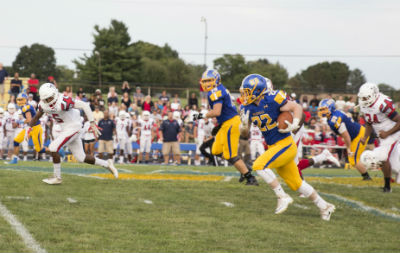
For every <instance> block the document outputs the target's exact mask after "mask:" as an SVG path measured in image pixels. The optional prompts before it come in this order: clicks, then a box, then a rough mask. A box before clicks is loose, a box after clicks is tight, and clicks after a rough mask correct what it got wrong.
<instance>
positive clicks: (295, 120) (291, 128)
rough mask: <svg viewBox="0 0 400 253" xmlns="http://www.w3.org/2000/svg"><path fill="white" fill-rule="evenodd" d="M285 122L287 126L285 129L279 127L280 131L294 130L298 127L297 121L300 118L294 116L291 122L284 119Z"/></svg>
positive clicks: (298, 121)
mask: <svg viewBox="0 0 400 253" xmlns="http://www.w3.org/2000/svg"><path fill="white" fill-rule="evenodd" d="M285 123H286V124H287V128H285V129H279V130H278V131H279V132H281V133H289V132H292V131H295V130H296V129H297V128H299V127H300V126H299V123H300V119H298V118H294V119H293V123H290V122H289V121H287V120H285Z"/></svg>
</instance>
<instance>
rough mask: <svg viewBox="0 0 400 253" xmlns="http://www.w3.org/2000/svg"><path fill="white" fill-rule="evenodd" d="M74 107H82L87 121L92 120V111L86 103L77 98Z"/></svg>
mask: <svg viewBox="0 0 400 253" xmlns="http://www.w3.org/2000/svg"><path fill="white" fill-rule="evenodd" d="M75 108H76V109H82V110H83V111H84V112H85V115H86V117H87V118H88V120H89V122H91V121H94V117H93V112H92V110H91V109H90V106H89V104H87V103H85V102H83V101H81V100H77V101H75Z"/></svg>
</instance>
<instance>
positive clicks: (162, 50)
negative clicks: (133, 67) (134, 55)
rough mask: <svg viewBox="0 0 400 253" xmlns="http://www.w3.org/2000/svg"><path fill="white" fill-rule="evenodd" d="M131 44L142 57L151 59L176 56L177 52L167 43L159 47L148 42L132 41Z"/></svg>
mask: <svg viewBox="0 0 400 253" xmlns="http://www.w3.org/2000/svg"><path fill="white" fill-rule="evenodd" d="M132 46H133V47H134V48H135V50H136V51H137V52H138V53H139V54H140V56H141V57H143V58H144V57H145V58H149V59H152V60H162V59H169V58H178V52H177V51H175V50H173V49H172V48H171V47H170V46H169V45H168V44H165V45H164V46H163V47H159V46H157V45H154V44H151V43H148V42H144V41H138V42H135V43H133V44H132Z"/></svg>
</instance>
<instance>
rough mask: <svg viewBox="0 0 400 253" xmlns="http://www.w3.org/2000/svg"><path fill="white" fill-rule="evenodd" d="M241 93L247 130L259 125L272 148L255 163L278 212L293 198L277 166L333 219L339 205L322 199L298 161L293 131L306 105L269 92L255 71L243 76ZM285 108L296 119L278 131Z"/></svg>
mask: <svg viewBox="0 0 400 253" xmlns="http://www.w3.org/2000/svg"><path fill="white" fill-rule="evenodd" d="M240 93H241V102H242V107H241V117H242V127H243V128H245V129H246V128H248V126H249V123H250V124H256V125H257V126H258V127H259V128H260V130H261V132H262V134H263V137H264V139H265V141H266V143H267V145H268V150H267V151H265V152H264V153H263V154H262V155H261V156H259V157H258V158H257V159H256V160H255V162H254V163H253V169H254V170H255V171H256V172H257V174H258V175H259V176H260V177H261V178H262V179H263V180H264V181H265V182H266V183H267V184H269V185H270V187H271V188H272V189H273V190H274V192H275V194H276V195H277V197H278V207H277V209H276V210H275V213H276V214H279V213H283V212H284V211H285V210H286V209H287V207H288V205H289V204H291V203H292V202H293V199H292V198H291V197H290V196H289V195H288V194H286V193H285V192H284V191H283V189H282V187H281V185H280V184H279V182H278V180H277V178H276V176H275V174H274V173H273V172H272V170H271V169H273V168H275V169H276V170H277V172H278V174H279V175H280V176H281V177H282V178H283V179H284V180H285V182H286V184H287V185H288V186H289V188H290V189H292V190H294V191H298V192H299V193H300V194H303V195H304V196H305V197H307V198H309V199H310V200H312V201H313V202H314V203H315V205H316V206H317V207H318V208H319V209H320V213H321V218H322V219H323V220H327V221H328V220H330V217H331V214H332V213H333V212H334V210H335V206H334V205H333V204H330V203H328V202H326V201H325V200H324V199H322V198H321V196H320V195H319V194H318V193H317V191H315V190H314V188H313V187H312V186H311V185H309V184H308V183H307V182H306V181H303V180H302V179H301V177H300V175H299V171H298V168H297V165H296V162H295V161H294V159H295V157H296V155H297V147H296V143H295V142H294V140H293V137H292V136H291V132H292V131H295V130H297V129H298V128H299V123H300V120H301V117H302V112H303V109H302V107H301V106H300V105H299V104H297V103H296V102H293V101H289V100H288V99H287V97H286V94H285V93H284V92H283V91H279V90H275V91H272V90H269V91H267V80H266V79H265V78H264V77H263V76H261V75H258V74H251V75H248V76H246V77H245V78H244V79H243V82H242V85H241V87H240ZM284 111H288V112H291V113H293V122H292V123H290V122H288V121H286V124H287V128H285V129H279V130H278V124H277V119H278V116H279V114H280V113H281V112H284Z"/></svg>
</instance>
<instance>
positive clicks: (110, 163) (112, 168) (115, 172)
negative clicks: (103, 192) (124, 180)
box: [107, 159, 118, 178]
mask: <svg viewBox="0 0 400 253" xmlns="http://www.w3.org/2000/svg"><path fill="white" fill-rule="evenodd" d="M107 162H108V167H107V169H108V170H109V171H110V172H111V173H112V174H113V175H114V177H115V178H118V170H117V168H115V166H114V162H113V160H112V159H108V160H107Z"/></svg>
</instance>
